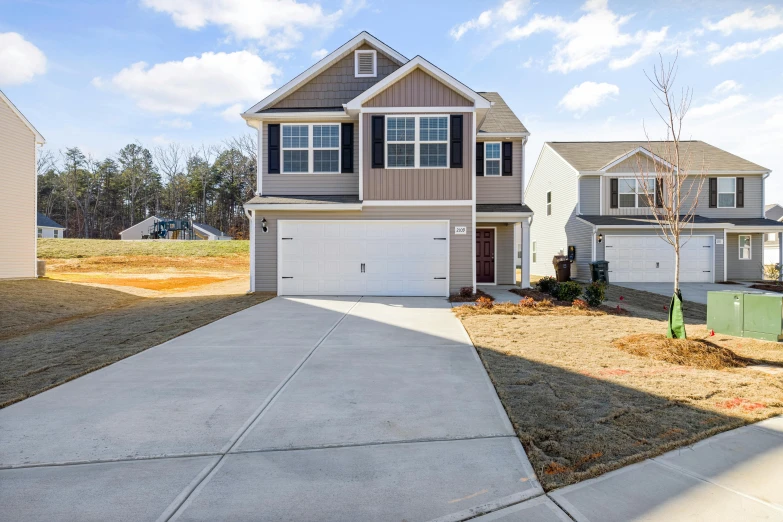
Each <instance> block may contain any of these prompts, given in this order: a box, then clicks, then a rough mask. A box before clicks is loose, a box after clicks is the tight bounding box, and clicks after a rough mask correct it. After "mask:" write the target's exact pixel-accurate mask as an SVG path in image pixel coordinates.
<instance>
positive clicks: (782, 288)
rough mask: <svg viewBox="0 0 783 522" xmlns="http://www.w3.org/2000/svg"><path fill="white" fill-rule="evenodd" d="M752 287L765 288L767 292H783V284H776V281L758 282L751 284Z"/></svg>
mask: <svg viewBox="0 0 783 522" xmlns="http://www.w3.org/2000/svg"><path fill="white" fill-rule="evenodd" d="M750 287H751V288H755V289H756V290H764V291H765V292H778V293H780V292H783V285H776V284H774V283H773V284H770V283H756V284H754V285H750Z"/></svg>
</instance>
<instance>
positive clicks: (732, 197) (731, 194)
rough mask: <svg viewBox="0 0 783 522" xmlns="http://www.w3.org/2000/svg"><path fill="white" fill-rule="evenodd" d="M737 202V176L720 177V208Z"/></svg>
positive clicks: (731, 206)
mask: <svg viewBox="0 0 783 522" xmlns="http://www.w3.org/2000/svg"><path fill="white" fill-rule="evenodd" d="M736 203H737V178H718V208H734V207H735V206H736ZM748 237H750V236H748ZM740 259H741V258H740Z"/></svg>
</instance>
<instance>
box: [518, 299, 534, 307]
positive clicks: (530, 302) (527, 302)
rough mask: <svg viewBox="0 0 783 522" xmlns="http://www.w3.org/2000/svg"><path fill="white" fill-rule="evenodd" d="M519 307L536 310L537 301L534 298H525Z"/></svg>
mask: <svg viewBox="0 0 783 522" xmlns="http://www.w3.org/2000/svg"><path fill="white" fill-rule="evenodd" d="M519 306H521V307H523V308H535V307H536V300H535V299H533V298H532V297H525V298H523V299H521V300H520V301H519Z"/></svg>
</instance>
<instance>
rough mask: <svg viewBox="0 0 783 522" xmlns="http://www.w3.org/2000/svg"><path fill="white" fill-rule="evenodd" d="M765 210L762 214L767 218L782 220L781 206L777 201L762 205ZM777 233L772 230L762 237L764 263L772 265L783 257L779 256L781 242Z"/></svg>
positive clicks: (782, 211) (782, 209)
mask: <svg viewBox="0 0 783 522" xmlns="http://www.w3.org/2000/svg"><path fill="white" fill-rule="evenodd" d="M764 209H765V212H764V215H765V216H766V217H767V219H772V220H774V221H783V206H780V205H779V204H777V203H770V204H769V205H767V206H766V207H764ZM778 239H779V238H778V235H777V234H775V233H774V232H772V233H768V234H767V236H766V238H765V239H764V264H765V265H774V264H776V263H780V262H781V260H782V259H783V256H781V253H780V246H781V245H782V244H783V243H781V242H780V241H778Z"/></svg>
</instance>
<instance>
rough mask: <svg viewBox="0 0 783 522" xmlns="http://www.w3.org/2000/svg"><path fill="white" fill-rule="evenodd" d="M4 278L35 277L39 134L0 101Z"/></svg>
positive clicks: (0, 268)
mask: <svg viewBox="0 0 783 522" xmlns="http://www.w3.org/2000/svg"><path fill="white" fill-rule="evenodd" d="M0 187H2V190H0V222H2V223H3V228H4V232H3V239H2V247H0V278H21V277H35V275H36V267H35V246H36V232H37V231H36V224H37V217H36V199H37V195H36V188H35V187H36V173H35V134H33V132H32V131H31V130H30V129H29V128H28V127H27V125H25V123H24V122H23V121H22V120H20V119H19V117H18V116H17V115H16V113H15V112H14V111H13V110H12V109H11V107H9V106H8V105H7V104H6V103H5V101H4V100H1V99H0Z"/></svg>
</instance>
